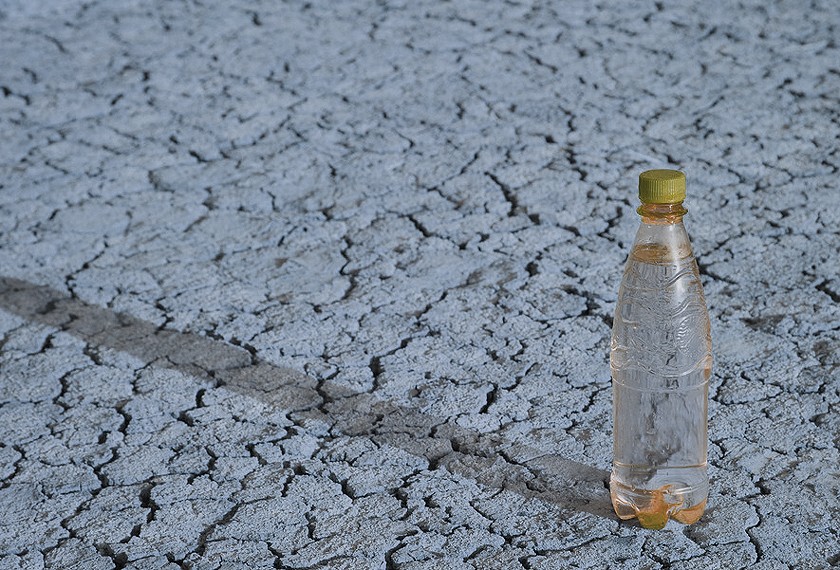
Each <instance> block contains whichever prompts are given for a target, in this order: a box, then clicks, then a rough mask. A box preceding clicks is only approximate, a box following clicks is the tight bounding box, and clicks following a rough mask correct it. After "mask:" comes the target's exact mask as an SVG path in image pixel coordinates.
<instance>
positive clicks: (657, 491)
mask: <svg viewBox="0 0 840 570" xmlns="http://www.w3.org/2000/svg"><path fill="white" fill-rule="evenodd" d="M639 199H640V200H641V201H642V205H641V206H640V207H639V209H638V210H637V211H638V213H639V214H640V215H641V217H642V220H641V224H640V226H639V231H638V233H637V234H636V240H635V242H634V243H633V248H632V250H631V251H630V258H629V259H628V261H627V268H626V269H625V271H624V277H623V278H622V280H621V289H620V290H619V293H618V303H617V306H616V310H615V320H614V321H613V330H612V343H611V346H610V369H611V372H612V385H613V445H614V447H613V470H612V476H611V477H610V496H611V498H612V503H613V507H614V508H615V512H616V514H617V515H618V516H619V517H620V518H622V519H631V518H633V517H638V519H639V522H640V523H641V525H642V526H643V527H644V528H662V527H664V526H665V524H666V523H667V522H668V518H669V517H673V518H674V519H676V520H678V521H680V522H683V523H686V524H691V523H693V522H696V521H697V520H698V519H699V518H700V516H701V515H702V514H703V511H704V509H705V507H706V498H707V496H708V494H709V479H708V475H707V473H706V441H707V430H706V416H707V398H708V385H709V376H710V375H711V371H712V356H711V349H712V343H711V331H710V327H709V313H708V310H707V309H706V300H705V298H704V296H703V288H702V285H701V283H700V274H699V272H698V270H697V262H696V261H695V259H694V253H693V252H692V250H691V244H690V243H689V241H688V234H686V231H685V227H684V226H683V223H682V218H683V215H685V214H686V212H687V210H686V209H685V208H684V207H683V205H682V202H683V200H684V199H685V175H684V174H683V173H682V172H679V171H676V170H650V171H647V172H643V173H642V174H641V175H640V176H639Z"/></svg>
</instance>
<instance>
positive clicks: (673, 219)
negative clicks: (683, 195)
mask: <svg viewBox="0 0 840 570" xmlns="http://www.w3.org/2000/svg"><path fill="white" fill-rule="evenodd" d="M636 212H638V214H639V215H640V216H642V221H643V222H644V223H646V224H656V225H665V224H678V223H680V222H681V221H682V218H683V216H684V215H686V214H687V213H688V210H686V209H685V208H684V207H683V205H682V202H677V203H676V204H649V203H646V202H642V205H641V206H639V207H638V209H637V210H636Z"/></svg>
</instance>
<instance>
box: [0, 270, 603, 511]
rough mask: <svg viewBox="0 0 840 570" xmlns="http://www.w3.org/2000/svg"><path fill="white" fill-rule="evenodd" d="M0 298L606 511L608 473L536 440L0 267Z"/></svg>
mask: <svg viewBox="0 0 840 570" xmlns="http://www.w3.org/2000/svg"><path fill="white" fill-rule="evenodd" d="M0 308H2V309H4V310H6V311H8V312H10V313H13V314H16V315H18V316H20V317H22V318H24V319H26V320H27V321H30V322H33V323H39V324H42V325H47V326H51V327H55V328H57V329H59V330H61V331H64V332H66V333H69V334H71V335H73V336H75V337H77V338H79V339H81V340H83V341H84V342H85V343H87V344H89V345H91V346H95V347H107V348H111V349H114V350H118V351H122V352H125V353H128V354H131V355H132V356H134V357H136V358H138V359H140V360H141V361H142V362H144V363H146V364H147V365H151V366H161V367H166V368H170V369H174V370H177V371H179V372H182V373H184V374H188V375H191V376H193V377H196V378H199V379H202V380H208V381H210V382H213V383H214V384H215V385H217V386H223V387H224V388H226V389H228V390H231V391H233V392H236V393H238V394H241V395H244V396H247V397H251V398H255V399H258V400H260V401H262V402H265V403H266V404H269V405H271V406H276V407H278V408H280V409H283V410H286V411H288V412H289V413H295V415H296V416H297V417H299V418H303V417H311V418H321V419H324V420H326V421H327V422H329V423H330V424H331V425H333V428H332V433H333V434H342V435H347V436H365V437H370V438H371V439H372V440H374V441H376V442H377V443H378V444H384V445H390V446H394V447H397V448H400V449H403V450H405V451H407V452H409V453H411V454H414V455H416V456H418V457H421V458H423V459H425V460H427V461H428V462H429V465H430V468H431V469H435V468H444V469H447V470H448V471H450V472H452V473H456V474H458V475H461V476H464V477H468V478H471V479H473V480H475V481H477V482H478V483H480V484H482V485H485V486H489V487H493V488H497V489H504V490H508V491H511V492H515V493H518V494H520V495H522V496H524V497H527V498H538V499H540V500H543V501H546V502H549V503H552V504H554V505H557V506H559V507H561V508H564V509H570V510H576V511H581V512H586V513H590V514H593V515H596V516H599V517H606V518H610V519H614V515H613V513H612V506H611V504H610V500H609V496H608V492H607V491H606V488H605V487H606V482H607V479H608V477H609V473H607V472H606V471H604V470H602V469H597V468H594V467H591V466H588V465H585V464H583V463H579V462H577V461H572V460H570V459H566V458H563V457H561V456H559V455H554V454H546V453H545V452H544V451H541V450H538V449H536V448H529V447H528V446H523V445H520V444H514V443H511V442H506V441H505V440H504V439H502V438H499V437H496V436H492V435H485V434H479V433H477V432H474V431H472V430H469V429H465V428H462V427H460V426H458V425H456V424H454V423H452V422H450V421H447V420H445V419H442V418H436V417H433V416H431V415H429V414H424V413H422V412H420V411H418V410H416V409H412V408H409V407H406V406H401V405H398V404H396V403H393V402H388V401H385V400H382V399H379V398H377V397H376V396H375V395H374V394H371V393H355V392H351V391H349V390H347V389H346V388H344V387H343V386H341V385H340V384H339V383H336V382H330V381H327V382H323V383H320V384H319V382H318V381H317V380H316V379H315V378H313V377H311V376H309V375H306V374H303V373H301V372H298V371H296V370H293V369H290V368H284V367H280V366H275V365H273V364H271V363H268V362H265V361H261V360H259V359H257V358H255V357H254V356H253V355H252V354H251V353H250V352H248V351H247V350H244V349H242V348H240V347H237V346H234V345H231V344H228V343H225V342H223V341H219V340H215V339H212V338H209V337H206V336H202V335H198V334H191V333H182V332H178V331H173V330H168V329H164V328H160V327H158V326H156V325H154V324H153V323H150V322H148V321H144V320H141V319H138V318H136V317H133V316H131V315H128V314H125V313H118V312H115V311H111V310H109V309H106V308H103V307H99V306H96V305H92V304H90V303H86V302H84V301H82V300H80V299H78V298H76V297H70V296H68V295H67V294H66V293H62V292H60V291H58V290H56V289H53V288H51V287H47V286H43V285H36V284H33V283H29V282H27V281H23V280H20V279H14V278H10V277H0Z"/></svg>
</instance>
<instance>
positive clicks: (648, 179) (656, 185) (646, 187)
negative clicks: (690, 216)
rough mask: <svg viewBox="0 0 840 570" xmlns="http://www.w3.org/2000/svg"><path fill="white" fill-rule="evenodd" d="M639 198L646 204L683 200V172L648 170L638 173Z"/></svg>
mask: <svg viewBox="0 0 840 570" xmlns="http://www.w3.org/2000/svg"><path fill="white" fill-rule="evenodd" d="M639 200H641V201H642V202H645V203H647V204H678V203H680V202H682V201H683V200H685V174H683V173H682V172H680V171H679V170H648V171H646V172H642V173H641V174H640V175H639Z"/></svg>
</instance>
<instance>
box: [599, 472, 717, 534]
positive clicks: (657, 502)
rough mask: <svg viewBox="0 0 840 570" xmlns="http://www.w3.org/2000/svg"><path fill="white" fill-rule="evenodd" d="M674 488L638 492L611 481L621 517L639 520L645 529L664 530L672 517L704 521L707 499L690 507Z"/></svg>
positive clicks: (616, 506) (692, 521)
mask: <svg viewBox="0 0 840 570" xmlns="http://www.w3.org/2000/svg"><path fill="white" fill-rule="evenodd" d="M673 491H674V485H665V486H664V487H661V488H659V489H654V490H648V489H636V488H633V487H628V486H626V485H622V484H621V483H618V482H617V481H614V480H612V481H610V497H611V499H612V504H613V509H615V514H616V515H618V518H620V519H622V520H628V519H633V518H638V519H639V524H641V525H642V527H643V528H649V529H660V528H663V527H664V526H665V525H666V524H667V523H668V519H669V518H673V519H674V520H676V521H678V522H681V523H683V524H693V523H695V522H697V521H698V520H700V517H701V516H703V512H704V511H705V510H706V499H705V498H703V500H702V501H700V502H699V503H697V504H695V505H686V504H685V499H684V498H682V494H681V493H674V492H673Z"/></svg>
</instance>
